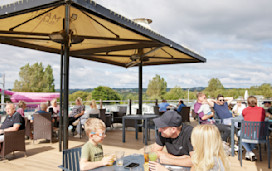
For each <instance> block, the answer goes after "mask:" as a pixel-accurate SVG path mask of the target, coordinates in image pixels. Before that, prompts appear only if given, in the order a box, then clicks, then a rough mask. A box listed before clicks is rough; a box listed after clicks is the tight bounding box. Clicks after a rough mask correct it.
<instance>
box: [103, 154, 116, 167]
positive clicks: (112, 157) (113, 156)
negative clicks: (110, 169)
mask: <svg viewBox="0 0 272 171" xmlns="http://www.w3.org/2000/svg"><path fill="white" fill-rule="evenodd" d="M104 156H105V157H107V156H111V163H110V164H107V165H106V166H112V165H113V163H114V159H115V155H113V154H112V155H110V154H105V155H104Z"/></svg>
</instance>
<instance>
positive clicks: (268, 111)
mask: <svg viewBox="0 0 272 171" xmlns="http://www.w3.org/2000/svg"><path fill="white" fill-rule="evenodd" d="M263 104H264V108H265V116H266V117H268V118H272V107H271V102H270V101H264V102H263Z"/></svg>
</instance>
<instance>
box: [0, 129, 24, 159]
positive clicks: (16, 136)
mask: <svg viewBox="0 0 272 171" xmlns="http://www.w3.org/2000/svg"><path fill="white" fill-rule="evenodd" d="M0 146H2V147H1V150H0V156H1V157H3V158H5V156H6V155H8V154H9V153H11V152H13V154H14V151H23V152H24V153H25V157H26V149H25V130H19V131H9V132H4V142H3V143H0Z"/></svg>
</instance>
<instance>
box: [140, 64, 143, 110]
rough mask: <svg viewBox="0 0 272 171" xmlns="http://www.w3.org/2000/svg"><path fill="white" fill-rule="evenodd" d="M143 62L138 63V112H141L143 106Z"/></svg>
mask: <svg viewBox="0 0 272 171" xmlns="http://www.w3.org/2000/svg"><path fill="white" fill-rule="evenodd" d="M142 94H143V63H142V60H141V62H140V63H139V113H140V114H142V108H143V107H142V106H143V96H142Z"/></svg>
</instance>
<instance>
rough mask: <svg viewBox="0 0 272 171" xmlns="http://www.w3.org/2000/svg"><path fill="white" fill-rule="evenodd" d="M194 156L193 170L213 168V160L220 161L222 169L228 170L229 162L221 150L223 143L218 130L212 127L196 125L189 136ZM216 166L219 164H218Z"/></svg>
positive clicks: (204, 170) (222, 149)
mask: <svg viewBox="0 0 272 171" xmlns="http://www.w3.org/2000/svg"><path fill="white" fill-rule="evenodd" d="M191 140H192V145H193V147H194V154H193V156H192V163H193V166H194V168H195V170H203V171H207V170H210V169H212V168H213V167H214V165H215V162H216V161H215V160H214V158H217V159H218V160H217V162H219V159H220V160H221V161H222V163H223V166H224V169H225V170H229V161H228V159H227V156H226V153H225V151H224V148H223V142H222V139H221V136H220V132H219V130H218V128H217V127H216V126H214V125H208V124H206V125H198V126H196V127H195V128H194V129H193V132H192V135H191ZM218 166H220V164H219V163H218Z"/></svg>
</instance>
